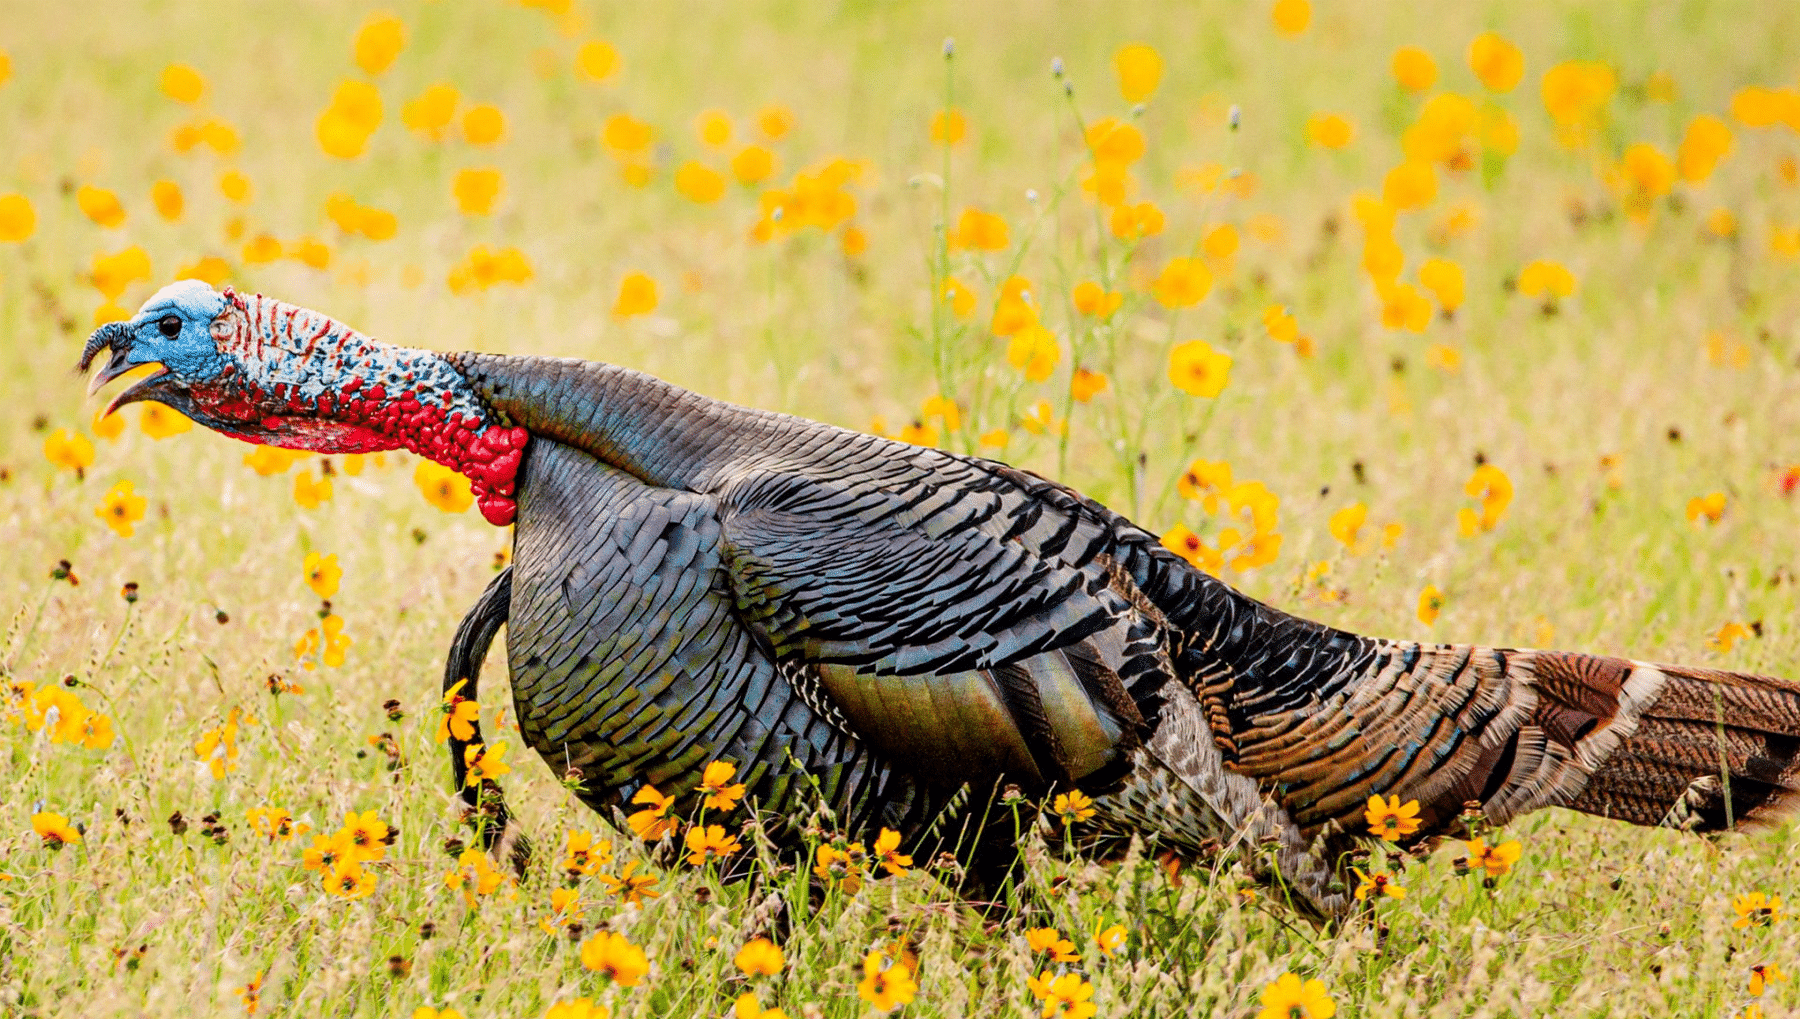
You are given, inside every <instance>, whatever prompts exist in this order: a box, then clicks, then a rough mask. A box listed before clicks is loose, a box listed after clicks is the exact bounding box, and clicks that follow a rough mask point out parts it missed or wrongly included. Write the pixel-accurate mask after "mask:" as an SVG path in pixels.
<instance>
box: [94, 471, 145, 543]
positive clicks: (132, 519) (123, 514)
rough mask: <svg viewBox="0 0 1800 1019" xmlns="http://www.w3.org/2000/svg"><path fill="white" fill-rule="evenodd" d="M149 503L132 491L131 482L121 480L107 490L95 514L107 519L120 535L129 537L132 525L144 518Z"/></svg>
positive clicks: (108, 524)
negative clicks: (145, 508)
mask: <svg viewBox="0 0 1800 1019" xmlns="http://www.w3.org/2000/svg"><path fill="white" fill-rule="evenodd" d="M148 504H149V503H148V501H147V500H146V499H145V498H144V497H143V496H141V495H137V494H135V493H134V492H133V491H132V485H131V482H129V481H121V482H119V483H118V484H116V485H114V486H113V487H111V488H109V489H107V490H106V494H105V495H104V496H102V497H101V498H100V505H99V506H96V507H95V508H94V515H95V516H97V517H99V518H100V519H101V520H103V521H105V522H106V526H108V527H110V528H112V529H113V531H115V532H116V533H117V534H118V535H119V537H121V538H129V537H131V533H132V525H133V524H135V523H137V522H138V521H139V520H142V519H144V507H145V506H147V505H148Z"/></svg>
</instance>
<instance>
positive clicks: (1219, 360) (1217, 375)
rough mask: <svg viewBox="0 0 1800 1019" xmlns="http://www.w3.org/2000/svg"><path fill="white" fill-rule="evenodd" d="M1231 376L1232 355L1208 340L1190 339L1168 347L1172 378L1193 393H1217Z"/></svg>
mask: <svg viewBox="0 0 1800 1019" xmlns="http://www.w3.org/2000/svg"><path fill="white" fill-rule="evenodd" d="M1230 378H1231V355H1230V354H1226V353H1221V352H1219V351H1215V350H1213V348H1212V345H1211V344H1208V343H1207V342H1206V341H1205V340H1189V341H1188V342H1186V343H1179V344H1176V345H1175V347H1174V349H1172V350H1170V351H1169V381H1170V382H1173V383H1174V384H1175V388H1176V389H1179V390H1181V391H1182V392H1184V393H1187V394H1189V395H1191V396H1201V397H1208V398H1210V397H1215V396H1218V395H1219V394H1220V393H1222V392H1224V390H1225V384H1226V382H1228V381H1229V380H1230Z"/></svg>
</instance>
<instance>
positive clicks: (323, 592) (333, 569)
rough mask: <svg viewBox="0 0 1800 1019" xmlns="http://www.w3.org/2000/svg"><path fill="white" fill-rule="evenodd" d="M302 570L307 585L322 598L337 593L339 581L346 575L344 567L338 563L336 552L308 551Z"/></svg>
mask: <svg viewBox="0 0 1800 1019" xmlns="http://www.w3.org/2000/svg"><path fill="white" fill-rule="evenodd" d="M301 571H302V573H303V574H304V575H305V577H306V586H307V587H310V588H312V591H313V593H314V594H316V595H318V596H319V597H320V598H330V597H331V596H332V595H334V594H336V593H337V589H338V581H339V580H341V579H342V578H343V576H344V569H343V567H341V566H339V565H338V561H337V553H335V552H334V553H332V554H330V555H320V554H319V553H317V552H308V553H307V554H306V562H305V563H304V564H303V565H302V566H301Z"/></svg>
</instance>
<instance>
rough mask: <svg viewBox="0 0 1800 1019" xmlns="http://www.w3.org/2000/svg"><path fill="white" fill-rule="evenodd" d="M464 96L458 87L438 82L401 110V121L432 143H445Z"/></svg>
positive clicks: (427, 87)
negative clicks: (457, 106)
mask: <svg viewBox="0 0 1800 1019" xmlns="http://www.w3.org/2000/svg"><path fill="white" fill-rule="evenodd" d="M461 101H462V96H461V94H460V93H458V92H457V91H456V86H455V85H451V84H450V83H448V82H441V81H440V82H438V83H437V84H435V85H429V86H426V88H425V91H423V92H421V93H419V97H418V98H417V99H414V100H413V101H412V102H409V103H407V104H406V105H405V106H404V107H402V108H401V110H400V120H401V122H402V123H404V124H405V125H406V127H407V129H408V130H410V131H412V132H413V133H415V134H419V135H423V136H425V137H426V138H429V139H431V140H432V141H443V140H444V134H445V132H446V131H447V130H448V129H449V127H450V122H451V121H452V120H455V119H456V105H457V103H459V102H461Z"/></svg>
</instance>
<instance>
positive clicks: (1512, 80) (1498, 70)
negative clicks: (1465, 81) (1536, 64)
mask: <svg viewBox="0 0 1800 1019" xmlns="http://www.w3.org/2000/svg"><path fill="white" fill-rule="evenodd" d="M1469 70H1471V71H1474V72H1475V77H1477V78H1480V79H1481V83H1482V84H1483V85H1485V86H1487V88H1488V90H1489V91H1491V92H1511V91H1512V90H1513V89H1514V88H1516V87H1517V86H1518V84H1519V79H1520V78H1523V77H1524V76H1525V54H1524V53H1522V52H1520V50H1519V47H1517V46H1515V45H1513V44H1512V43H1511V42H1509V41H1508V40H1507V39H1506V37H1505V36H1503V35H1501V34H1500V33H1498V32H1483V33H1481V34H1480V35H1478V36H1476V37H1475V40H1474V41H1473V42H1471V43H1469Z"/></svg>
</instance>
